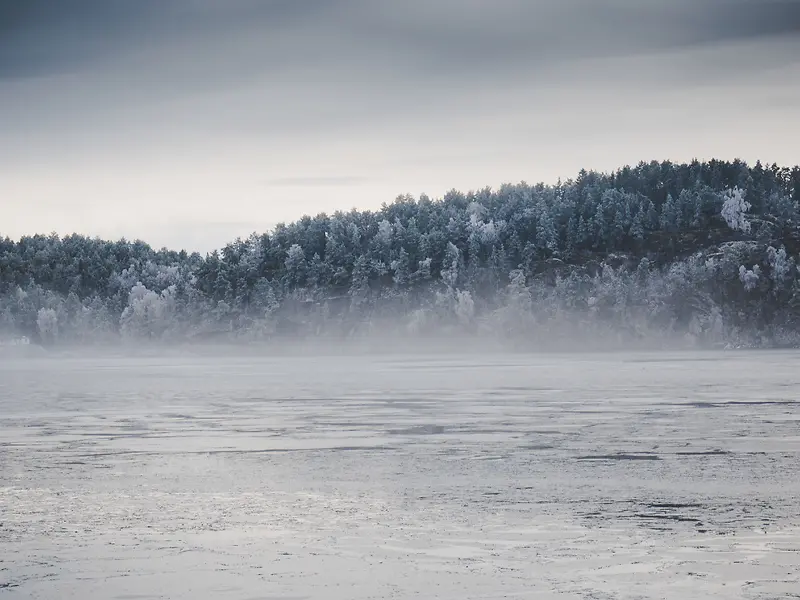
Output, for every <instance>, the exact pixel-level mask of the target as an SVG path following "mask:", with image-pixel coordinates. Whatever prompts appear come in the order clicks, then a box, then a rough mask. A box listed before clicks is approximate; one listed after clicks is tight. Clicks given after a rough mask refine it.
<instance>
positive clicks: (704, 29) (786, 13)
mask: <svg viewBox="0 0 800 600" xmlns="http://www.w3.org/2000/svg"><path fill="white" fill-rule="evenodd" d="M798 33H800V1H798V0H493V1H492V2H486V1H485V0H403V1H402V2H398V1H396V0H261V1H259V0H228V1H226V2H218V1H215V0H136V1H135V2H133V1H129V0H59V1H58V2H51V1H49V0H24V1H20V0H6V1H4V2H2V4H0V77H4V78H14V77H29V76H36V75H46V74H54V73H63V72H73V71H75V70H82V69H92V68H98V67H100V66H102V65H103V64H107V63H110V62H113V61H115V60H126V59H131V58H135V56H136V55H137V54H139V53H145V54H146V55H148V56H151V54H150V53H152V55H156V56H158V55H159V53H161V59H162V60H163V62H164V63H165V64H169V63H171V62H173V61H177V62H178V63H180V64H181V66H182V68H183V74H184V75H187V76H189V77H190V78H191V76H193V75H195V76H203V75H207V74H209V73H214V74H215V75H218V76H223V75H225V73H226V72H227V73H228V74H231V73H233V74H236V75H239V76H246V75H248V74H251V75H252V74H253V73H256V72H264V71H265V70H266V71H269V70H273V69H274V70H276V71H281V70H284V71H285V70H286V69H287V68H289V67H290V66H298V65H314V66H320V67H324V66H327V67H332V66H335V67H337V68H338V69H345V70H346V69H347V67H348V66H353V65H354V64H356V65H359V64H360V65H364V64H371V65H373V66H375V67H377V66H382V67H384V68H387V69H392V68H402V67H413V68H414V69H415V70H418V71H419V70H423V71H425V70H429V71H430V72H432V73H437V72H442V71H447V72H452V71H456V72H458V71H469V72H476V71H478V72H479V70H480V69H482V68H483V69H501V70H505V69H509V68H519V67H520V66H530V65H537V64H541V65H547V64H551V63H553V62H557V61H563V60H569V59H575V58H583V57H597V56H600V55H616V56H628V55H635V54H639V53H645V52H652V51H657V50H663V49H670V48H681V47H686V46H693V45H700V44H710V43H716V42H725V41H735V40H743V39H752V38H759V37H767V36H777V35H796V34H798ZM237 38H238V42H237ZM170 52H172V53H173V54H172V55H170ZM192 63H195V64H197V68H196V69H193V68H192V67H191V64H192ZM201 64H202V68H200V67H201ZM153 66H155V67H157V66H158V65H153Z"/></svg>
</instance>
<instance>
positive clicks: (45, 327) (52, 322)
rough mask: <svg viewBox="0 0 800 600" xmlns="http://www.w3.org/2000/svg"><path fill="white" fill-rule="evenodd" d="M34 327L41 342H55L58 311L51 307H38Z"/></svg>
mask: <svg viewBox="0 0 800 600" xmlns="http://www.w3.org/2000/svg"><path fill="white" fill-rule="evenodd" d="M36 327H37V329H38V331H39V337H40V339H41V340H42V341H43V342H55V341H56V340H57V339H58V313H56V311H55V310H53V309H52V308H40V309H39V312H38V313H37V315H36Z"/></svg>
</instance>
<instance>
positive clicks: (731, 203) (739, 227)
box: [721, 187, 750, 233]
mask: <svg viewBox="0 0 800 600" xmlns="http://www.w3.org/2000/svg"><path fill="white" fill-rule="evenodd" d="M723 198H724V202H723V203H722V213H721V214H722V218H723V219H725V222H726V223H727V224H728V227H730V228H731V229H733V230H734V231H742V232H744V233H749V232H750V221H748V220H747V216H746V215H747V211H748V210H750V203H749V202H747V201H746V200H745V199H744V191H743V190H740V189H739V188H738V187H736V188H733V189H729V190H726V191H725V193H724V195H723Z"/></svg>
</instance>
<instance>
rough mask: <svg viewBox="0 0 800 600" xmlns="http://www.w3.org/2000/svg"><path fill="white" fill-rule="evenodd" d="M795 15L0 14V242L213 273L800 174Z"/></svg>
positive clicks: (59, 9) (751, 7)
mask: <svg viewBox="0 0 800 600" xmlns="http://www.w3.org/2000/svg"><path fill="white" fill-rule="evenodd" d="M798 140H800V2H798V1H797V0H663V1H661V0H492V1H491V2H489V1H488V0H403V1H399V0H398V1H393V0H230V1H228V2H217V1H215V0H136V1H134V0H61V1H60V2H50V1H47V0H25V1H15V0H0V235H8V236H10V237H12V238H18V237H20V236H21V235H26V234H33V233H50V232H51V231H55V232H57V233H59V234H66V233H72V232H78V233H82V234H86V235H90V236H95V235H97V236H100V237H104V238H114V239H116V238H119V237H121V236H125V237H127V238H129V239H133V238H140V239H143V240H145V241H147V242H148V243H150V244H152V245H153V246H156V247H161V246H168V247H171V248H186V249H188V250H199V251H202V252H205V251H209V250H212V249H214V248H217V247H221V246H222V245H224V244H225V243H226V242H228V241H231V240H232V239H234V238H235V237H236V236H243V237H244V236H247V235H248V234H249V233H251V232H252V231H263V230H265V229H268V228H270V227H272V226H273V225H274V224H276V223H278V222H281V221H292V220H294V219H296V218H298V217H300V216H302V215H303V214H316V213H318V212H323V211H324V212H328V213H331V212H334V211H335V210H338V209H341V210H349V209H350V208H353V207H357V208H359V209H367V208H378V207H379V206H380V205H381V203H383V202H391V201H392V200H393V199H394V198H395V197H396V196H397V195H399V194H405V193H410V194H413V195H415V196H416V195H419V194H420V193H422V192H424V193H427V194H428V195H430V196H432V197H438V196H441V195H442V194H443V193H444V192H446V191H447V190H448V189H451V188H457V189H460V190H463V191H467V190H470V189H476V188H481V187H484V186H487V185H488V186H492V187H498V186H499V185H501V184H502V183H505V182H518V181H521V180H525V181H528V182H538V181H545V182H555V181H556V180H557V179H558V178H559V177H560V178H562V179H567V178H570V177H574V176H575V175H576V173H577V172H578V170H580V169H581V168H586V169H597V170H612V169H615V168H617V167H620V166H622V165H624V164H635V163H637V162H639V161H640V160H646V161H649V160H653V159H655V160H662V159H670V160H673V161H687V160H691V159H692V158H700V159H708V158H721V159H733V158H742V159H744V160H747V161H748V162H751V163H754V162H755V161H756V160H757V159H760V160H762V162H765V163H770V164H771V163H773V162H777V163H779V164H785V165H793V164H797V163H800V157H799V156H798V149H800V143H798Z"/></svg>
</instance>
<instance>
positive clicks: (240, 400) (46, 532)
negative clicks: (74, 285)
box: [0, 352, 800, 600]
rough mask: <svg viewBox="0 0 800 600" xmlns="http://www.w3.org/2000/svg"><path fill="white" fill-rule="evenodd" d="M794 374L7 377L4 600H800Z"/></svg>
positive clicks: (364, 365)
mask: <svg viewBox="0 0 800 600" xmlns="http://www.w3.org/2000/svg"><path fill="white" fill-rule="evenodd" d="M799 395H800V353H794V352H760V353H756V352H752V353H751V352H719V353H697V354H638V355H632V354H606V355H578V356H576V355H561V356H549V357H547V356H541V355H492V356H487V357H479V356H474V355H470V356H463V357H457V356H436V357H412V358H409V357H390V356H373V357H371V358H363V357H357V358H354V357H346V356H340V357H335V358H331V357H320V358H316V359H311V358H296V357H295V358H237V357H232V356H228V357H189V358H175V357H170V358H162V359H156V358H141V357H140V358H126V359H118V358H105V359H88V358H85V359H36V360H29V361H15V360H12V359H7V358H4V359H2V361H0V597H2V598H9V599H15V598H54V599H67V598H76V599H81V600H92V599H104V600H105V599H118V600H145V599H151V598H170V599H171V598H187V599H189V598H191V599H197V598H208V599H212V598H237V599H243V600H299V599H303V598H309V599H320V600H355V599H366V598H397V599H404V598H425V599H428V598H444V599H452V600H456V599H457V600H465V599H476V600H478V599H480V600H487V599H495V598H537V599H538V598H541V599H549V598H553V599H556V598H557V599H572V598H575V599H578V598H580V599H590V598H591V599H597V600H605V599H630V600H633V599H642V598H647V599H649V598H654V599H655V598H661V599H663V598H666V599H673V598H674V599H676V600H691V599H697V600H700V599H703V600H706V599H708V598H725V599H731V598H753V599H755V598H763V599H767V598H791V597H796V598H800V405H799V404H798V402H797V401H796V399H797V397H798V396H799Z"/></svg>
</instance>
